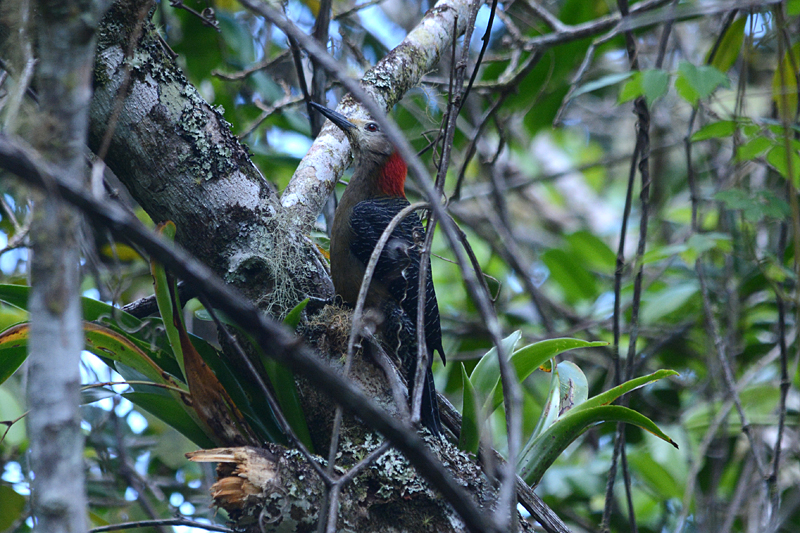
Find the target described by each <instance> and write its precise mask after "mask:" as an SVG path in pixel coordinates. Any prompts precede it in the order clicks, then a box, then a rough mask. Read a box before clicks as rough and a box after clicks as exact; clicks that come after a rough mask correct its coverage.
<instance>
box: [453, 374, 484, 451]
mask: <svg viewBox="0 0 800 533" xmlns="http://www.w3.org/2000/svg"><path fill="white" fill-rule="evenodd" d="M461 383H462V390H463V393H462V408H461V434H460V435H459V437H458V447H459V448H460V449H462V450H464V451H465V452H470V453H474V454H477V453H478V446H479V445H480V439H481V434H480V425H481V421H480V416H481V413H479V412H478V399H477V397H476V396H475V388H474V387H473V386H472V382H470V380H469V376H467V370H466V368H464V363H461Z"/></svg>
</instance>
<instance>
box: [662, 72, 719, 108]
mask: <svg viewBox="0 0 800 533" xmlns="http://www.w3.org/2000/svg"><path fill="white" fill-rule="evenodd" d="M728 85H729V81H728V77H727V76H726V75H725V74H723V73H722V72H720V71H719V70H717V69H716V68H714V67H712V66H708V65H704V66H701V67H696V66H694V65H693V64H691V63H689V62H688V61H681V63H680V66H679V67H678V78H677V79H676V80H675V89H676V90H677V91H678V94H679V95H680V96H681V97H682V98H683V99H684V100H686V101H687V102H689V103H690V104H692V105H693V106H694V105H697V102H698V101H699V100H702V99H704V98H708V97H709V96H710V95H711V93H713V92H714V91H715V90H716V89H717V87H719V86H725V87H727V86H728Z"/></svg>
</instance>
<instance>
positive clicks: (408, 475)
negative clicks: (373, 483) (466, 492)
mask: <svg viewBox="0 0 800 533" xmlns="http://www.w3.org/2000/svg"><path fill="white" fill-rule="evenodd" d="M370 470H372V473H373V475H376V476H377V477H379V478H382V481H383V482H382V483H380V486H379V488H378V490H377V492H376V496H378V497H379V498H382V499H385V500H387V501H389V500H392V499H395V498H397V497H398V496H399V497H407V496H411V495H413V494H426V495H428V496H430V497H431V498H434V497H435V494H434V493H433V492H432V491H431V490H430V488H429V487H428V485H427V483H425V480H424V479H423V478H422V477H421V476H419V475H418V474H417V471H416V470H415V469H414V467H413V466H411V464H410V463H409V462H408V460H407V459H406V458H405V457H404V456H403V455H402V454H401V453H400V452H398V451H397V450H395V449H394V448H392V449H391V450H389V451H388V452H386V453H385V454H383V455H382V456H381V457H380V458H379V459H378V460H377V461H375V463H374V464H373V465H372V467H370ZM398 492H399V494H398Z"/></svg>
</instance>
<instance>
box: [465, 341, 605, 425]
mask: <svg viewBox="0 0 800 533" xmlns="http://www.w3.org/2000/svg"><path fill="white" fill-rule="evenodd" d="M606 345H608V343H607V342H604V341H594V342H590V341H584V340H581V339H569V338H561V339H547V340H543V341H539V342H536V343H534V344H529V345H528V346H525V347H524V348H520V349H519V350H517V351H516V352H514V353H513V354H512V355H511V364H512V365H513V366H514V370H515V371H516V373H517V379H519V381H523V380H524V379H525V378H527V377H528V376H530V375H531V374H532V373H533V371H534V370H536V369H537V368H539V367H540V366H542V365H543V364H544V363H545V362H546V361H548V360H550V359H552V358H553V357H555V356H556V355H559V354H561V353H564V352H568V351H569V350H574V349H576V348H595V347H597V346H606ZM494 361H495V362H496V361H497V356H496V355H495V356H494ZM473 375H474V372H473ZM489 402H491V403H489ZM501 403H503V385H502V383H501V382H500V368H499V366H498V367H497V374H496V379H495V382H494V386H493V387H492V392H491V394H489V396H488V398H487V400H486V405H485V408H486V409H487V413H492V412H493V411H494V410H495V409H497V408H498V407H499V406H500V404H501Z"/></svg>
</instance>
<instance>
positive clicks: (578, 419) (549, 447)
mask: <svg viewBox="0 0 800 533" xmlns="http://www.w3.org/2000/svg"><path fill="white" fill-rule="evenodd" d="M601 422H625V423H628V424H633V425H636V426H638V427H640V428H642V429H644V430H646V431H649V432H650V433H652V434H654V435H656V436H657V437H659V438H660V439H663V440H665V441H666V442H669V443H670V444H672V445H673V446H675V447H676V448H677V447H678V445H677V444H676V443H675V442H674V441H673V440H672V439H670V438H669V437H668V436H667V435H666V434H665V433H664V432H662V431H661V430H660V429H659V428H658V426H656V425H655V423H654V422H653V421H652V420H650V419H649V418H647V417H646V416H644V415H642V414H639V413H637V412H636V411H634V410H633V409H629V408H627V407H622V406H620V405H601V406H599V407H591V408H587V409H582V410H580V411H577V410H575V409H574V410H572V411H570V412H569V413H568V414H567V415H566V416H564V417H562V418H561V419H559V420H558V421H557V422H556V423H554V424H553V425H552V426H550V427H549V428H548V429H547V430H545V431H544V432H543V433H542V434H541V435H540V436H539V437H537V438H536V439H534V440H533V441H531V442H530V443H529V444H528V445H527V446H526V447H525V449H524V450H523V451H522V454H521V456H520V457H521V458H520V461H519V465H518V473H519V475H520V477H522V479H524V480H525V482H526V483H528V484H529V485H535V484H537V483H538V482H539V481H540V480H541V478H542V476H543V475H544V472H545V471H546V470H547V469H548V468H549V467H550V465H552V464H553V462H554V461H555V460H556V459H557V458H558V456H559V455H561V453H562V452H563V451H564V450H565V449H566V448H567V446H569V445H570V444H571V443H572V442H573V441H574V440H575V439H577V438H578V437H579V436H580V435H581V434H582V433H583V432H584V431H586V430H587V429H589V428H590V427H592V426H594V425H596V424H599V423H601Z"/></svg>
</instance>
